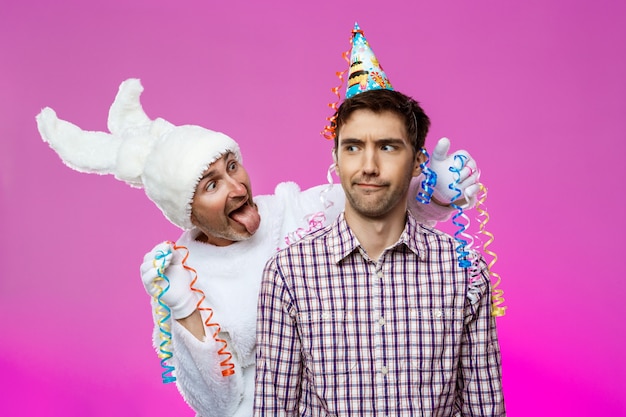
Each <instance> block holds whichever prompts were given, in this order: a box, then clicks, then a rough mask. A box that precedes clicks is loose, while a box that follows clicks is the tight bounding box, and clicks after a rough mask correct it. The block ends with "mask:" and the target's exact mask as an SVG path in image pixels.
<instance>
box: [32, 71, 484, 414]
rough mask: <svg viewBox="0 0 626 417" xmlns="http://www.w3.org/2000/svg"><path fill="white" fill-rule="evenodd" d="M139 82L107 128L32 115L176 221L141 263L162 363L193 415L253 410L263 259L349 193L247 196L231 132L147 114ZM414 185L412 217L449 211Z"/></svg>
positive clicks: (122, 93) (440, 149) (62, 146)
mask: <svg viewBox="0 0 626 417" xmlns="http://www.w3.org/2000/svg"><path fill="white" fill-rule="evenodd" d="M142 91H143V88H142V86H141V84H140V82H139V80H137V79H129V80H126V81H124V82H123V83H122V84H121V85H120V88H119V92H118V94H117V97H116V99H115V101H114V103H113V105H112V106H111V109H110V112H109V119H108V129H109V130H110V133H105V132H87V131H83V130H81V129H80V128H79V127H77V126H75V125H73V124H71V123H69V122H67V121H63V120H61V119H59V118H57V116H56V114H55V112H54V111H53V110H52V109H50V108H45V109H43V110H42V111H41V113H40V114H39V115H38V116H37V123H38V128H39V132H40V133H41V136H42V138H43V140H44V141H46V142H48V143H49V144H50V146H51V147H52V148H53V149H54V150H55V151H56V152H57V153H58V154H59V156H60V157H61V158H62V160H63V161H64V162H65V163H66V164H67V165H68V166H70V167H71V168H73V169H76V170H78V171H81V172H86V173H98V174H112V175H114V176H115V177H116V178H118V179H120V180H122V181H124V182H126V183H127V184H129V185H131V186H134V187H139V188H143V189H144V190H145V192H146V194H147V196H148V197H149V198H150V199H151V200H152V201H153V202H154V203H155V204H156V205H157V206H158V207H159V208H160V209H161V210H162V212H163V214H164V215H165V217H167V218H168V219H169V220H170V221H171V222H172V223H173V224H175V225H177V226H179V227H180V228H181V229H183V231H184V232H183V234H182V235H181V236H180V238H179V239H178V241H176V242H175V243H171V242H163V243H160V244H158V245H157V246H156V247H155V248H154V249H153V250H152V251H150V252H149V253H148V254H146V256H145V258H144V263H143V264H142V265H141V275H142V280H143V283H144V286H145V288H146V291H147V292H148V294H150V295H151V298H152V304H153V307H155V306H158V304H159V302H161V303H163V304H164V305H166V306H167V307H168V308H169V310H170V312H171V315H170V316H167V317H165V318H164V317H163V315H158V314H155V315H154V320H155V332H154V337H153V340H154V345H155V348H156V349H157V351H158V352H160V353H161V354H163V338H162V332H161V329H162V328H163V326H166V327H167V328H168V329H169V330H170V331H171V340H170V341H168V345H167V349H166V350H167V352H169V353H171V355H170V356H171V358H169V357H168V358H169V360H168V363H169V364H170V365H171V366H173V368H174V371H173V375H175V378H176V384H177V386H178V389H179V390H180V392H181V393H182V395H183V397H184V399H185V401H187V403H188V404H189V405H190V406H191V407H192V408H193V409H194V410H195V411H196V413H197V414H198V415H200V416H219V417H230V416H238V417H249V416H251V415H252V402H253V391H254V369H255V366H254V360H255V324H256V322H255V320H256V305H257V293H258V289H259V284H260V280H261V275H262V271H263V267H264V265H265V262H266V261H267V260H268V259H269V258H270V256H271V255H272V254H274V253H275V252H276V250H277V249H279V248H283V247H285V246H286V245H287V244H289V243H291V242H293V241H294V240H295V239H298V238H299V237H301V236H302V234H303V233H304V232H307V231H311V230H313V229H316V228H319V227H322V226H326V225H327V224H328V223H329V222H332V221H333V220H334V219H335V218H336V216H337V215H338V214H339V213H340V212H341V211H342V210H343V207H344V198H345V197H344V194H343V191H342V189H341V187H330V186H329V185H322V186H318V187H313V188H311V189H308V190H305V191H301V190H300V189H299V187H298V186H297V185H296V184H295V183H292V182H287V183H281V184H279V185H278V186H277V187H276V189H275V193H274V194H273V195H263V196H256V197H254V198H253V197H252V191H251V185H250V179H249V178H248V175H247V173H246V171H245V169H244V167H243V165H242V158H241V152H240V150H239V146H238V144H237V143H236V142H235V141H234V140H232V139H231V138H229V137H228V136H226V135H224V134H222V133H218V132H214V131H211V130H208V129H204V128H202V127H199V126H174V125H172V124H171V123H169V122H167V121H166V120H163V119H160V118H157V119H154V120H152V119H150V118H149V117H148V116H147V115H146V114H145V112H144V111H143V109H142V107H141V103H140V100H139V99H140V94H141V92H142ZM448 149H449V142H448V141H447V139H445V140H441V141H440V142H439V143H438V145H437V147H436V148H435V151H434V152H433V158H432V160H431V169H432V170H433V171H435V172H436V173H438V174H440V175H441V176H445V175H448V174H447V173H448V172H449V167H450V166H452V165H453V164H454V155H455V154H451V155H447V151H448ZM459 153H463V154H464V155H467V153H465V152H463V151H459V152H457V153H456V154H459ZM467 156H468V158H469V155H467ZM466 167H467V168H464V169H463V170H462V172H461V182H460V184H459V186H458V188H460V189H461V190H463V191H464V192H465V197H469V198H470V200H472V199H473V197H474V196H475V194H476V192H477V185H476V183H477V181H478V174H477V170H476V165H475V163H474V161H473V160H472V159H471V158H469V163H467V164H466ZM470 167H471V168H470ZM420 182H421V179H420V178H417V179H416V180H415V181H414V184H413V186H412V188H411V196H410V209H411V210H412V212H413V213H414V214H415V216H416V217H417V218H418V219H420V220H421V221H423V222H427V223H431V224H432V223H434V221H438V220H444V219H446V218H448V217H449V216H450V214H451V213H452V211H453V210H452V209H451V208H450V207H446V206H440V205H437V204H433V203H431V204H427V205H426V204H421V203H418V202H417V201H415V195H416V194H417V192H418V190H419V189H420V188H419V187H420ZM452 195H454V194H453V191H451V190H449V189H447V187H446V186H445V185H443V186H440V187H438V188H437V187H436V189H435V196H437V197H438V200H439V201H450V197H451V196H452ZM195 278H197V279H196V280H194V279H195ZM164 288H167V290H166V291H164ZM192 288H193V289H192ZM153 311H156V310H154V309H153ZM164 319H165V320H164ZM214 324H219V332H217V331H216V329H217V327H216V326H214ZM225 344H226V346H225ZM161 357H163V356H161Z"/></svg>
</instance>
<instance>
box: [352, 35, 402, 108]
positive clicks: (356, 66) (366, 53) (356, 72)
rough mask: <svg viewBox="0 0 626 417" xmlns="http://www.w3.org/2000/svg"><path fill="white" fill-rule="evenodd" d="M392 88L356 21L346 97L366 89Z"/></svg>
mask: <svg viewBox="0 0 626 417" xmlns="http://www.w3.org/2000/svg"><path fill="white" fill-rule="evenodd" d="M379 89H386V90H393V87H392V86H391V83H390V82H389V78H387V74H385V71H383V68H382V67H381V66H380V63H379V62H378V59H376V56H375V55H374V52H373V51H372V48H371V47H370V45H369V43H368V42H367V39H365V35H364V34H363V31H362V30H361V28H360V27H359V24H358V23H355V24H354V29H352V51H351V52H350V70H349V75H348V88H347V90H346V98H350V97H352V96H355V95H357V94H359V93H362V92H363V91H368V90H379Z"/></svg>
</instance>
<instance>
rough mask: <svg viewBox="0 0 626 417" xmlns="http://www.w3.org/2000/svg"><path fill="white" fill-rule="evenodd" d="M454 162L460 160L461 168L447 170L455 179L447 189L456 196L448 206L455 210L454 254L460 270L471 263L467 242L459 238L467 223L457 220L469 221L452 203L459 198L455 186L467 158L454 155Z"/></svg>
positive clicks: (459, 192)
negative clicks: (456, 255)
mask: <svg viewBox="0 0 626 417" xmlns="http://www.w3.org/2000/svg"><path fill="white" fill-rule="evenodd" d="M454 159H455V161H456V160H460V162H461V167H460V168H457V167H456V166H451V167H450V168H449V169H450V171H451V172H452V173H453V174H455V178H454V182H452V183H450V184H448V188H449V189H450V190H452V191H454V192H456V195H454V197H452V199H451V203H450V206H451V207H453V208H455V209H456V210H457V212H456V214H455V215H454V216H452V224H454V225H455V226H457V227H458V228H459V229H458V230H457V231H456V232H455V233H454V239H455V240H456V241H457V242H458V246H457V247H456V249H455V250H456V252H457V253H458V254H459V266H460V267H461V268H468V267H470V266H471V265H472V262H471V261H470V260H469V259H468V256H469V254H470V253H469V251H468V250H467V249H466V246H467V243H468V242H467V240H465V239H463V238H461V237H460V236H461V235H464V233H465V230H467V227H468V225H467V223H466V224H463V223H461V222H459V221H458V220H457V219H458V218H459V217H461V218H463V219H465V220H466V221H469V219H468V218H467V216H466V215H465V213H464V212H463V207H461V206H459V205H457V204H454V203H453V202H454V201H456V200H457V199H458V198H459V197H461V194H462V193H461V189H460V188H458V187H457V185H458V184H459V181H460V179H461V170H462V169H463V167H464V166H465V163H466V160H467V157H466V156H465V155H455V156H454Z"/></svg>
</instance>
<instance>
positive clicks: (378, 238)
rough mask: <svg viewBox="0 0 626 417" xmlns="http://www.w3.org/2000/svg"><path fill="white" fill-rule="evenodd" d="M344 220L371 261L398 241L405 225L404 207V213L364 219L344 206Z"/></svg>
mask: <svg viewBox="0 0 626 417" xmlns="http://www.w3.org/2000/svg"><path fill="white" fill-rule="evenodd" d="M345 219H346V223H348V226H350V229H351V230H352V233H354V235H355V236H356V238H357V239H358V240H359V243H360V244H361V247H362V248H363V249H364V250H365V252H366V253H367V256H369V257H370V259H372V260H373V261H378V258H379V257H380V255H381V254H382V253H383V251H384V250H385V249H386V248H388V247H389V246H391V245H393V244H394V243H396V242H397V241H398V239H399V238H400V235H402V232H403V230H404V227H405V225H406V207H405V208H404V211H397V212H396V213H390V214H388V215H386V216H384V217H380V218H371V217H365V216H363V215H361V214H359V213H356V212H355V211H353V210H351V209H350V208H349V207H348V206H346V210H345Z"/></svg>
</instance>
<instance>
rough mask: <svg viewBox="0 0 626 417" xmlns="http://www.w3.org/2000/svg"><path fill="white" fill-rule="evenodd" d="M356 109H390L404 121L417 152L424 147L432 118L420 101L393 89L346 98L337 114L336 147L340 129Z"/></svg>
mask: <svg viewBox="0 0 626 417" xmlns="http://www.w3.org/2000/svg"><path fill="white" fill-rule="evenodd" d="M356 110H370V111H372V112H374V113H382V112H385V111H389V112H392V113H395V114H397V115H398V116H400V118H401V119H402V120H403V121H404V126H405V127H406V131H407V134H408V138H409V140H410V141H411V144H412V145H413V150H414V151H415V152H416V153H417V152H419V150H420V149H422V148H423V147H424V142H425V141H426V135H427V134H428V128H429V127H430V119H429V118H428V116H427V115H426V113H424V110H423V109H422V108H421V107H420V105H419V103H418V102H417V101H415V100H413V99H412V98H411V97H409V96H407V95H404V94H402V93H401V92H399V91H393V90H384V89H380V90H369V91H364V92H362V93H359V94H357V95H355V96H353V97H351V98H349V99H346V100H345V101H344V102H343V103H341V106H339V109H337V113H336V114H335V122H334V123H335V135H334V136H335V149H337V146H338V136H339V131H340V130H341V128H342V127H343V125H344V124H345V123H346V121H347V120H348V119H349V118H350V116H351V115H352V113H354V112H355V111H356Z"/></svg>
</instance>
